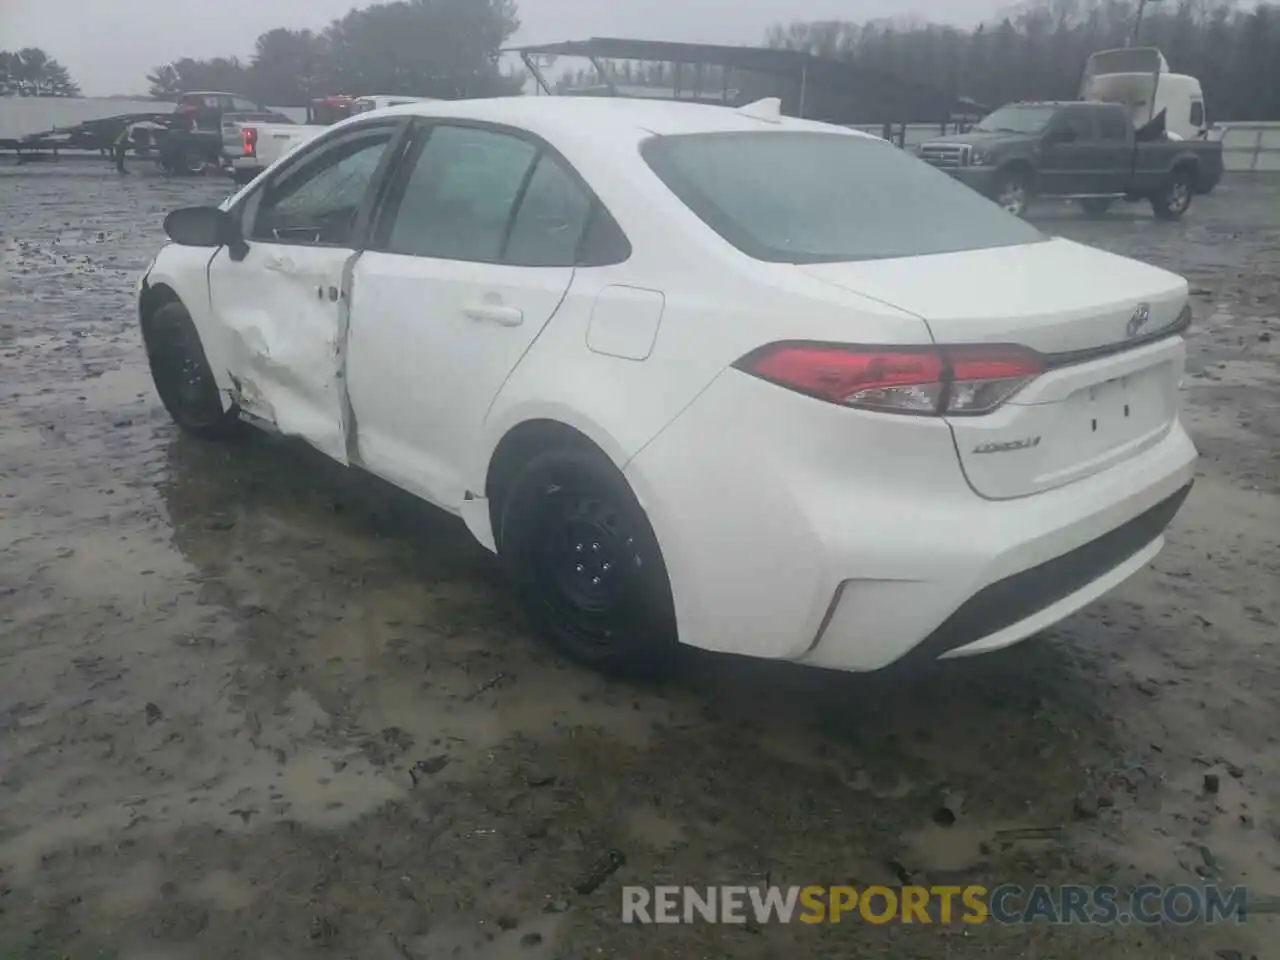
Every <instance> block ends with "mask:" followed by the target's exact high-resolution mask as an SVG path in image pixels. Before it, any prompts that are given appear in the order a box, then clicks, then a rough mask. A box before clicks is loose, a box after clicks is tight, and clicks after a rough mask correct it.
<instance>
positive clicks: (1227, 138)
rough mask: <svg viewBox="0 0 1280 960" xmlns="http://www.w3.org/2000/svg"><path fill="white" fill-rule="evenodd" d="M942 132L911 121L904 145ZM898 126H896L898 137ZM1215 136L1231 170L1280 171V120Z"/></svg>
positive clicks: (871, 129)
mask: <svg viewBox="0 0 1280 960" xmlns="http://www.w3.org/2000/svg"><path fill="white" fill-rule="evenodd" d="M857 129H859V130H865V131H866V132H867V133H874V134H875V135H876V136H880V135H881V134H883V132H884V128H883V127H880V126H860V127H858V128H857ZM940 134H941V130H940V128H939V126H938V125H937V124H929V123H909V124H907V126H906V130H905V136H904V138H903V146H904V147H915V146H919V145H920V144H922V143H924V142H925V141H926V140H931V139H933V138H934V137H937V136H939V135H940ZM897 135H898V128H896V127H895V128H894V136H895V138H896V137H897ZM1210 135H1211V136H1212V137H1213V138H1214V139H1221V140H1222V162H1223V166H1224V167H1226V169H1227V170H1230V171H1233V172H1259V173H1261V172H1267V171H1269V172H1280V122H1277V121H1270V120H1267V121H1256V120H1249V121H1239V122H1236V121H1232V122H1229V123H1223V124H1220V125H1218V126H1216V127H1214V128H1213V130H1212V131H1211V134H1210Z"/></svg>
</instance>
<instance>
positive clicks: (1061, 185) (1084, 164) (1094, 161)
mask: <svg viewBox="0 0 1280 960" xmlns="http://www.w3.org/2000/svg"><path fill="white" fill-rule="evenodd" d="M1075 116H1080V117H1085V118H1087V122H1088V124H1089V129H1090V131H1091V136H1090V137H1089V138H1087V139H1083V140H1082V139H1080V138H1079V137H1077V138H1076V139H1074V140H1066V141H1064V140H1058V139H1056V137H1055V133H1056V132H1057V131H1058V130H1060V129H1061V128H1062V126H1063V125H1064V124H1065V123H1066V122H1067V119H1066V118H1068V117H1071V118H1074V117H1075ZM1098 135H1099V130H1098V117H1097V111H1095V110H1090V109H1089V108H1088V106H1087V105H1085V104H1068V105H1066V106H1064V107H1063V109H1062V110H1061V111H1060V112H1059V113H1058V114H1057V115H1056V116H1054V118H1053V120H1051V121H1050V123H1049V126H1048V128H1047V129H1046V130H1045V132H1044V135H1043V136H1044V141H1043V145H1042V146H1041V160H1040V173H1039V175H1038V176H1037V178H1036V180H1037V187H1038V191H1037V192H1039V193H1041V194H1043V195H1044V196H1049V197H1070V196H1091V195H1096V194H1097V193H1098V192H1099V189H1098V188H1099V186H1100V185H1101V184H1100V177H1099V174H1100V172H1101V170H1100V164H1101V159H1102V152H1101V151H1100V150H1099V141H1098Z"/></svg>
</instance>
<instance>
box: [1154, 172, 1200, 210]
mask: <svg viewBox="0 0 1280 960" xmlns="http://www.w3.org/2000/svg"><path fill="white" fill-rule="evenodd" d="M1194 192H1195V181H1194V178H1193V177H1192V175H1191V171H1190V170H1185V169H1184V170H1174V171H1173V176H1172V177H1171V179H1170V180H1169V183H1168V184H1166V185H1165V188H1164V189H1163V190H1161V191H1160V192H1159V193H1158V194H1156V195H1155V196H1154V197H1152V198H1151V212H1152V213H1154V214H1155V217H1156V219H1157V220H1181V219H1182V216H1183V214H1185V213H1186V212H1187V210H1189V209H1190V208H1191V198H1192V196H1193V195H1194Z"/></svg>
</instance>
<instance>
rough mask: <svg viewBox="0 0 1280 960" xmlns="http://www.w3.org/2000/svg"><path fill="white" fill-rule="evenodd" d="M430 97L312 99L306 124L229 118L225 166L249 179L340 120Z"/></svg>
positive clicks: (235, 175)
mask: <svg viewBox="0 0 1280 960" xmlns="http://www.w3.org/2000/svg"><path fill="white" fill-rule="evenodd" d="M430 99H432V98H431V97H397V96H384V95H375V96H368V97H325V98H322V99H321V100H317V101H313V102H312V105H311V106H310V107H309V108H308V110H307V120H308V122H307V123H304V124H294V123H288V124H286V123H255V122H246V123H236V122H234V121H231V120H228V121H226V122H224V123H223V124H222V154H223V160H224V166H225V167H226V169H227V170H228V172H229V173H230V174H231V176H232V178H233V179H234V180H235V181H236V183H248V182H249V181H250V180H253V179H254V178H255V177H256V176H257V175H258V174H260V173H261V172H262V171H263V170H266V169H267V168H268V167H270V166H271V165H272V164H273V163H275V162H276V161H277V160H279V159H280V158H281V157H284V156H286V155H288V154H289V153H292V152H293V151H294V150H296V149H297V148H298V147H300V146H302V145H303V144H304V143H307V142H309V141H311V140H314V139H315V138H316V137H318V136H320V134H322V133H324V131H325V130H327V129H328V128H329V126H330V125H332V124H334V123H337V122H338V121H339V120H345V119H346V118H347V117H349V116H355V115H356V114H360V113H369V112H371V111H373V110H381V109H383V108H384V107H396V106H400V105H401V104H405V103H420V102H422V101H424V100H430Z"/></svg>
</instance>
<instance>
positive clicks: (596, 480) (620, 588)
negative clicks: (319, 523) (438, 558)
mask: <svg viewBox="0 0 1280 960" xmlns="http://www.w3.org/2000/svg"><path fill="white" fill-rule="evenodd" d="M498 553H499V556H500V557H501V559H502V562H503V565H504V566H505V567H506V568H507V570H508V572H509V574H510V575H511V577H512V579H513V581H514V583H515V585H516V588H517V590H518V592H519V596H520V600H521V603H522V605H523V606H524V608H525V611H526V612H527V614H528V616H529V619H530V621H531V622H532V624H533V626H534V629H535V630H536V631H537V632H538V634H539V635H541V636H542V637H543V638H544V639H545V640H547V641H548V642H549V643H551V644H552V645H553V646H554V647H555V648H556V649H558V650H559V651H560V652H562V653H563V654H565V655H566V656H567V657H569V658H570V659H572V660H574V661H576V662H578V663H580V664H583V665H585V666H588V667H591V668H592V669H594V670H597V671H599V672H601V673H603V674H605V675H608V676H616V677H625V678H628V679H635V680H657V679H661V678H663V677H665V676H667V675H668V674H670V672H671V671H672V669H673V667H674V666H675V662H676V654H677V651H678V642H677V636H676V619H675V609H674V604H673V603H672V599H671V586H670V582H669V581H668V579H667V570H666V565H665V564H664V563H663V560H662V553H661V551H660V550H659V547H658V540H657V537H656V536H655V535H654V533H653V528H652V527H651V526H650V525H649V520H648V518H647V517H646V516H645V513H644V510H643V508H641V506H640V504H639V502H638V501H637V500H636V498H635V495H634V494H633V493H632V492H631V488H630V486H629V485H628V484H627V481H626V479H625V478H624V477H623V476H622V474H621V473H620V472H619V471H618V469H617V468H616V467H615V466H614V465H613V464H612V463H611V462H610V461H609V460H608V459H607V458H606V457H605V456H604V455H603V454H601V453H599V452H598V451H596V450H590V449H575V448H573V447H559V448H554V449H551V450H547V451H545V452H543V453H540V454H538V455H536V456H534V457H533V458H532V459H531V460H529V461H528V462H527V463H526V464H525V465H524V466H523V467H521V468H520V470H519V471H517V473H516V474H515V476H514V477H513V478H512V480H511V483H510V485H509V486H508V487H507V490H506V494H505V496H504V498H503V501H502V505H501V520H500V523H499V526H498Z"/></svg>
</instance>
